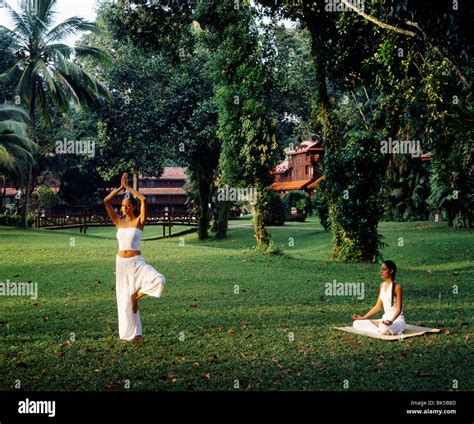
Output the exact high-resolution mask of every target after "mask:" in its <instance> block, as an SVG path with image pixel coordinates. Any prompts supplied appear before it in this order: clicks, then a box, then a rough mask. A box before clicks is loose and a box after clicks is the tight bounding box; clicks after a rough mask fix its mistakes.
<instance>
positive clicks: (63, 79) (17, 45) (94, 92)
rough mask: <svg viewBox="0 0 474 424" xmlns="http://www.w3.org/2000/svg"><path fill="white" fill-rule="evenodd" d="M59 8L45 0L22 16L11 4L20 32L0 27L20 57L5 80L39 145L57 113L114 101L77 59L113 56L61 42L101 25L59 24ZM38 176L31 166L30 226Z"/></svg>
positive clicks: (26, 203)
mask: <svg viewBox="0 0 474 424" xmlns="http://www.w3.org/2000/svg"><path fill="white" fill-rule="evenodd" d="M26 3H27V4H28V2H26ZM55 5H56V0H42V1H40V2H35V6H36V7H35V8H34V9H33V8H29V7H26V8H25V9H23V10H22V11H21V12H16V11H15V10H14V9H13V8H11V7H10V6H8V4H7V5H6V6H7V11H8V13H9V15H10V18H11V19H12V21H13V22H14V25H15V27H14V29H13V30H10V29H8V28H6V27H4V26H0V31H1V32H2V34H3V35H4V36H6V37H7V38H8V40H9V42H10V44H11V48H12V49H14V51H15V56H16V58H17V61H16V63H15V64H14V65H13V66H12V67H11V68H10V69H9V70H7V71H6V72H5V73H3V74H2V75H1V76H0V81H3V82H5V83H9V84H12V85H13V86H14V87H15V91H16V93H17V95H18V96H20V99H21V102H22V105H25V107H27V108H28V111H29V113H30V118H31V121H30V126H31V139H32V140H33V141H35V140H36V125H37V122H38V119H39V118H41V119H42V120H43V122H44V123H45V124H46V125H50V124H51V123H52V119H53V117H54V113H55V112H56V111H57V112H63V113H64V112H67V111H68V110H70V109H71V108H72V107H76V108H80V107H90V108H94V107H97V106H98V105H99V104H100V103H101V102H103V101H105V100H106V99H108V98H109V97H110V95H109V92H108V90H107V88H106V86H105V85H104V84H103V83H102V82H100V81H99V80H98V79H97V78H96V77H95V76H94V75H92V74H90V73H89V72H87V71H86V70H85V69H83V68H82V67H81V66H80V64H79V63H78V62H77V60H78V59H79V58H81V57H92V58H94V59H95V60H97V61H98V62H99V63H102V64H105V63H108V62H110V60H111V56H110V55H109V54H108V53H107V52H106V51H104V50H101V49H98V48H95V47H91V46H83V47H76V48H74V47H70V46H68V45H66V44H64V43H61V40H62V39H64V38H65V37H67V36H70V35H72V34H78V33H80V32H82V31H97V27H96V25H95V24H94V23H91V22H87V21H85V20H84V19H82V18H79V17H72V18H69V19H66V20H65V21H63V22H60V23H58V24H55V22H54V8H55ZM32 171H33V169H32V167H31V166H30V167H29V170H28V173H27V175H28V178H27V181H26V189H25V198H24V206H23V217H24V218H23V219H24V223H25V226H26V225H27V223H26V220H27V215H28V209H29V203H30V195H31V191H32V190H33V175H32Z"/></svg>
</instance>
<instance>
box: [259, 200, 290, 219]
mask: <svg viewBox="0 0 474 424" xmlns="http://www.w3.org/2000/svg"><path fill="white" fill-rule="evenodd" d="M289 215H290V209H289V207H288V204H287V203H286V202H285V201H284V199H283V198H282V197H281V196H280V195H279V194H278V193H275V192H272V193H271V194H270V200H269V203H268V206H267V209H266V210H265V213H264V215H263V220H264V224H265V225H284V224H285V221H286V220H287V219H288V217H289Z"/></svg>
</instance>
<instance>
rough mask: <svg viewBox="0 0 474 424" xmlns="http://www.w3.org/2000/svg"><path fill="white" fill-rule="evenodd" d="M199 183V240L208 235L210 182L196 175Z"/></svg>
mask: <svg viewBox="0 0 474 424" xmlns="http://www.w3.org/2000/svg"><path fill="white" fill-rule="evenodd" d="M198 184H199V230H198V237H199V240H205V239H207V237H208V229H209V199H210V195H211V182H210V181H209V180H208V179H207V178H205V177H201V178H199V177H198Z"/></svg>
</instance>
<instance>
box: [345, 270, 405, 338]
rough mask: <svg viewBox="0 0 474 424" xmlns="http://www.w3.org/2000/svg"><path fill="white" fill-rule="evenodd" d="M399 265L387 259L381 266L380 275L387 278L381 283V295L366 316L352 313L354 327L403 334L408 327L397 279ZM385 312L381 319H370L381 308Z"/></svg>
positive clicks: (382, 332) (388, 333)
mask: <svg viewBox="0 0 474 424" xmlns="http://www.w3.org/2000/svg"><path fill="white" fill-rule="evenodd" d="M396 273H397V266H396V265H395V263H394V262H393V261H385V262H384V263H383V264H382V267H381V268H380V276H381V277H382V278H383V279H384V280H385V282H382V283H381V284H380V290H379V297H378V299H377V303H376V304H375V306H374V307H373V308H372V309H371V310H370V311H369V312H367V313H366V314H365V315H364V316H360V315H357V314H354V315H352V319H353V320H354V323H353V327H354V328H355V329H357V330H361V331H365V332H369V333H376V334H381V335H382V334H383V335H396V334H402V333H403V332H404V331H405V329H406V323H405V317H404V316H403V311H402V288H401V287H400V285H399V284H398V283H397V282H396V281H395V275H396ZM382 306H383V309H384V314H383V316H382V319H381V320H369V318H370V317H372V316H374V315H375V314H377V313H378V312H379V311H380V310H381V309H382Z"/></svg>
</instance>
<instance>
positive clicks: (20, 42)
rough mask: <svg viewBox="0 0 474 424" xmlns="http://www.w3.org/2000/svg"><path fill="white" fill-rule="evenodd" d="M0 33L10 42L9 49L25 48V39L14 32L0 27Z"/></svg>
mask: <svg viewBox="0 0 474 424" xmlns="http://www.w3.org/2000/svg"><path fill="white" fill-rule="evenodd" d="M0 33H1V34H2V35H4V36H5V37H6V38H7V39H8V40H9V41H10V47H23V48H25V47H26V46H27V45H28V44H27V43H28V42H27V40H26V39H25V38H22V37H21V36H20V35H18V34H17V33H16V32H15V31H12V30H11V29H9V28H7V27H5V26H3V25H0Z"/></svg>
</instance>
